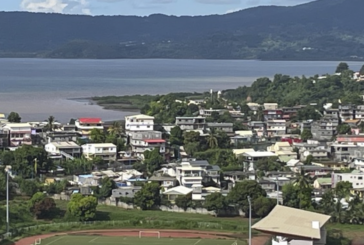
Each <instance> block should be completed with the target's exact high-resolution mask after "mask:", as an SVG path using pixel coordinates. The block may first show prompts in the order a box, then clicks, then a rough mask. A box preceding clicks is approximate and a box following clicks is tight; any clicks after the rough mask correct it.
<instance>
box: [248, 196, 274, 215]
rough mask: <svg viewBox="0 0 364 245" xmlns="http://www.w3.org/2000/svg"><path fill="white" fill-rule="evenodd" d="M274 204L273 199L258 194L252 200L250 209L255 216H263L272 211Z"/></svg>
mask: <svg viewBox="0 0 364 245" xmlns="http://www.w3.org/2000/svg"><path fill="white" fill-rule="evenodd" d="M275 205H276V202H275V200H273V199H270V198H267V197H263V196H260V197H258V198H257V199H255V200H254V201H253V203H252V209H253V210H254V213H255V215H256V216H257V217H259V218H263V217H265V216H267V215H268V214H269V213H270V211H272V209H273V208H274V206H275Z"/></svg>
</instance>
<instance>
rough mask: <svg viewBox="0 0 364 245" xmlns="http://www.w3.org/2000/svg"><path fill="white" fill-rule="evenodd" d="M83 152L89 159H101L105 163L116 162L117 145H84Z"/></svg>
mask: <svg viewBox="0 0 364 245" xmlns="http://www.w3.org/2000/svg"><path fill="white" fill-rule="evenodd" d="M82 152H83V155H84V156H85V157H86V158H87V159H93V158H95V157H100V158H101V159H102V160H104V161H116V154H117V152H116V145H114V144H112V143H99V144H86V145H82Z"/></svg>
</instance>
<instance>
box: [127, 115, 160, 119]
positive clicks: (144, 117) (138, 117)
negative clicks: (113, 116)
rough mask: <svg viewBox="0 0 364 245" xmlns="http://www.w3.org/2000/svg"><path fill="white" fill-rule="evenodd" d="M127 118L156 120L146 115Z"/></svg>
mask: <svg viewBox="0 0 364 245" xmlns="http://www.w3.org/2000/svg"><path fill="white" fill-rule="evenodd" d="M125 118H129V119H154V117H152V116H148V115H144V114H139V115H131V116H126V117H125Z"/></svg>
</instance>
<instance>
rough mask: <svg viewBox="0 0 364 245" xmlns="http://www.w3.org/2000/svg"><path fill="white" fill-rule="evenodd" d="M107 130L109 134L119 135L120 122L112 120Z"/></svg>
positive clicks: (120, 131) (121, 130)
mask: <svg viewBox="0 0 364 245" xmlns="http://www.w3.org/2000/svg"><path fill="white" fill-rule="evenodd" d="M107 132H108V133H109V134H111V135H115V136H118V137H120V136H121V135H122V134H123V129H122V127H121V123H120V122H119V121H115V122H113V123H112V125H111V126H110V127H109V128H108V129H107Z"/></svg>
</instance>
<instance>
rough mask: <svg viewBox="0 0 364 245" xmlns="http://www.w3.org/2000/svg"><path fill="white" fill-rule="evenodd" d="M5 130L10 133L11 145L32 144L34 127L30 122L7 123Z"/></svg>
mask: <svg viewBox="0 0 364 245" xmlns="http://www.w3.org/2000/svg"><path fill="white" fill-rule="evenodd" d="M3 132H7V133H8V135H9V137H8V138H9V144H8V145H9V146H10V147H17V146H21V145H32V137H31V136H32V127H31V125H30V124H29V123H6V124H5V125H4V126H3Z"/></svg>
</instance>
